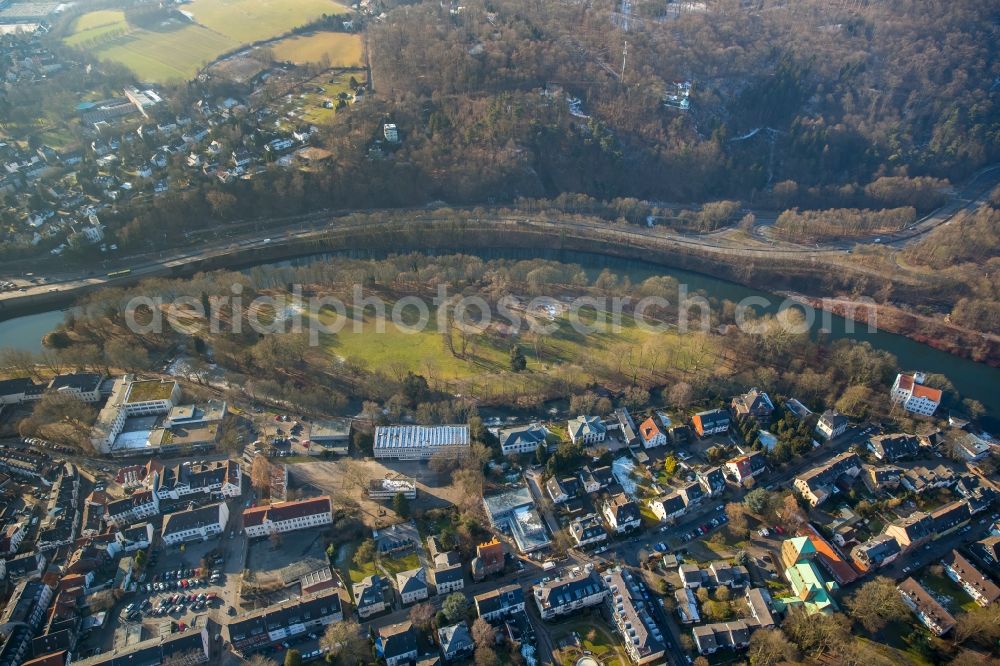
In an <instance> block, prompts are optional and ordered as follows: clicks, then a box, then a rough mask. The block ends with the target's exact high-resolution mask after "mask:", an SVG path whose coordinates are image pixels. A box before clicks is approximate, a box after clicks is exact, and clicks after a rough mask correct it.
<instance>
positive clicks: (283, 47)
mask: <svg viewBox="0 0 1000 666" xmlns="http://www.w3.org/2000/svg"><path fill="white" fill-rule="evenodd" d="M271 48H272V49H273V50H274V57H275V59H277V60H288V61H290V62H294V63H295V64H296V65H304V64H307V63H322V64H327V65H329V66H330V67H360V66H361V64H362V59H361V58H362V48H363V42H362V40H361V35H355V34H350V33H346V32H315V33H313V34H311V35H302V36H297V37H289V38H288V39H282V40H280V41H278V42H275V43H274V44H272V45H271Z"/></svg>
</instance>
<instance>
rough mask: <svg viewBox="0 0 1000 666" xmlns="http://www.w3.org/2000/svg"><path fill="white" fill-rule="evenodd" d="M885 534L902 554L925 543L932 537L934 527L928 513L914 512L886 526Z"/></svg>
mask: <svg viewBox="0 0 1000 666" xmlns="http://www.w3.org/2000/svg"><path fill="white" fill-rule="evenodd" d="M885 533H886V534H887V535H889V536H891V537H893V538H894V539H895V540H896V542H897V543H898V544H899V547H900V548H901V549H902V550H903V552H906V551H908V550H910V549H913V548H918V547H920V546H922V545H924V544H925V543H927V542H928V541H929V540H930V539H931V537H932V536H933V535H934V525H933V522H932V521H931V516H930V514H929V513H926V512H924V511H914V512H913V513H911V514H910V515H909V516H907V517H906V518H900V519H898V520H894V521H892V522H891V523H889V524H888V525H886V526H885Z"/></svg>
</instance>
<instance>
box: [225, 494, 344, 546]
mask: <svg viewBox="0 0 1000 666" xmlns="http://www.w3.org/2000/svg"><path fill="white" fill-rule="evenodd" d="M332 522H333V513H332V504H331V502H330V497H329V495H324V496H322V497H313V498H310V499H304V500H299V501H297V502H278V503H277V504H271V505H268V506H258V507H251V508H249V509H245V510H244V511H243V532H244V533H245V534H246V535H247V536H248V537H251V538H253V537H261V536H269V535H271V534H275V533H283V532H293V531H295V530H302V529H307V528H311V527H319V526H321V525H329V524H330V523H332Z"/></svg>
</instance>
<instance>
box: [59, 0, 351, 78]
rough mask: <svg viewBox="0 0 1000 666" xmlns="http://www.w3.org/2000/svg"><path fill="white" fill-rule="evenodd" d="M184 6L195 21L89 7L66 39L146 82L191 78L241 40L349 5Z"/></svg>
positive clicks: (247, 1)
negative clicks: (141, 17) (131, 16)
mask: <svg viewBox="0 0 1000 666" xmlns="http://www.w3.org/2000/svg"><path fill="white" fill-rule="evenodd" d="M183 11H185V12H187V13H189V14H190V15H192V16H193V23H192V22H190V21H189V20H188V19H186V18H184V17H183V16H181V15H180V14H176V13H175V14H172V15H167V14H164V15H163V17H162V20H158V21H151V22H150V23H148V24H146V23H144V24H143V25H142V26H139V25H135V24H132V23H129V22H128V21H127V20H126V18H125V14H124V13H123V12H121V11H112V10H100V11H95V12H89V13H87V14H84V15H82V16H81V17H80V18H78V19H77V20H76V23H75V24H74V25H73V34H71V35H70V36H69V37H67V38H66V40H65V41H66V43H67V44H69V45H70V46H77V47H79V48H83V49H85V50H88V51H90V52H91V53H93V54H94V55H95V56H97V57H98V58H100V59H102V60H113V61H116V62H120V63H121V64H123V65H125V66H126V67H128V68H129V69H131V70H132V71H133V72H135V74H136V76H138V77H139V78H140V79H142V80H143V81H150V82H163V81H170V80H181V79H190V78H192V77H193V76H194V75H195V74H196V73H197V72H198V70H199V69H200V68H201V67H202V66H204V65H206V64H207V63H209V62H211V61H212V60H214V59H216V58H217V57H219V56H220V55H222V54H223V53H226V52H227V51H231V50H233V49H235V48H237V47H239V46H240V45H241V44H246V43H249V42H254V41H259V40H264V39H268V38H271V37H276V36H278V35H282V34H284V33H286V32H288V31H289V30H291V29H292V28H295V27H299V26H301V25H304V24H306V23H308V22H309V21H311V20H313V19H316V18H319V17H320V16H321V15H322V14H324V13H326V14H331V13H337V12H347V11H349V10H347V8H346V7H344V6H343V5H340V4H337V3H334V2H330V1H329V0H194V2H191V3H189V4H186V5H183Z"/></svg>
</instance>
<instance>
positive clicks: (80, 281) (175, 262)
mask: <svg viewBox="0 0 1000 666" xmlns="http://www.w3.org/2000/svg"><path fill="white" fill-rule="evenodd" d="M998 181H1000V165H994V166H990V167H986V168H984V169H981V170H980V171H978V172H977V173H976V174H975V175H974V176H973V177H972V178H970V179H969V181H967V182H966V183H965V184H964V185H962V186H961V187H960V188H959V189H958V191H957V192H956V193H955V194H954V196H953V197H952V198H951V199H950V200H949V201H948V202H947V203H946V204H945V205H944V206H942V207H941V208H939V209H938V210H936V211H934V212H932V213H931V214H930V215H928V216H926V217H924V218H923V219H921V220H920V221H919V222H918V223H916V224H915V225H914V226H913V227H911V229H909V230H906V231H903V232H900V233H898V234H893V235H884V236H883V237H882V238H883V244H885V245H891V246H893V247H902V246H903V245H905V244H907V243H909V242H912V241H914V240H915V239H918V238H920V237H921V236H923V235H924V234H926V233H928V232H929V231H931V230H933V229H935V228H937V227H938V226H940V225H943V224H948V223H950V222H951V221H952V220H953V219H954V217H955V215H956V213H958V212H960V211H963V210H972V209H974V208H975V207H976V206H978V205H979V203H981V202H982V201H984V200H985V198H986V197H987V196H988V194H989V192H990V190H991V189H992V188H993V187H994V186H995V185H996V183H997V182H998ZM485 208H487V210H489V208H488V207H485ZM452 210H470V211H471V210H472V208H471V207H466V208H463V207H453V208H452ZM356 212H372V211H371V210H369V211H356ZM392 212H393V213H396V214H398V213H400V212H402V213H407V212H409V213H412V217H411V219H410V220H408V221H407V222H406V223H405V225H406V226H407V227H412V226H416V225H421V224H423V225H428V224H434V223H436V222H440V221H441V220H442V218H441V217H440V216H437V215H436V214H435V212H434V211H428V210H427V209H426V208H419V209H418V208H412V209H395V210H393V211H392ZM338 215H340V216H341V217H338ZM344 215H347V213H333V212H331V211H328V210H321V211H317V212H314V213H309V214H306V215H301V216H291V217H284V218H274V219H269V220H251V221H246V222H240V223H234V224H231V225H227V226H226V227H225V230H224V235H223V237H222V238H218V239H217V240H216V241H215V242H212V241H210V240H200V238H201V237H202V234H204V233H205V232H204V231H202V232H195V233H192V234H190V235H189V236H188V237H186V238H185V240H184V242H185V243H188V244H189V245H190V244H192V243H194V244H197V245H198V246H199V249H198V250H189V249H187V250H178V251H176V252H173V253H171V252H169V251H168V252H166V253H164V252H151V253H146V254H137V255H132V256H128V257H122V258H118V259H116V260H115V261H114V262H109V263H108V264H107V265H104V266H102V267H100V268H99V269H98V268H94V269H89V270H85V271H69V272H65V273H55V272H53V273H48V274H46V276H45V277H44V278H37V277H35V278H32V279H31V280H29V279H27V278H26V276H25V271H26V270H28V268H26V266H31V265H32V264H30V263H29V264H27V265H22V264H16V263H15V262H9V263H8V264H7V265H6V266H5V267H4V268H5V269H6V270H4V269H0V278H3V279H8V280H10V281H12V282H14V283H15V284H17V285H19V286H20V287H22V288H23V289H24V291H7V292H0V307H2V306H3V305H4V304H5V303H9V304H15V303H16V302H17V301H18V300H26V297H31V296H35V297H37V296H42V295H50V294H53V293H60V294H65V295H67V296H70V295H72V294H73V293H74V292H78V291H81V290H83V289H86V288H93V287H95V286H99V285H103V284H109V283H116V282H117V283H123V282H129V281H133V280H135V279H136V278H140V277H148V276H153V275H160V274H163V273H165V272H167V271H169V270H170V269H172V268H177V267H182V266H185V265H187V264H191V263H195V262H198V261H203V260H206V259H210V258H215V257H223V256H227V255H230V254H233V253H236V252H240V251H246V250H252V249H261V248H266V247H269V246H271V245H275V246H277V245H282V244H288V243H292V242H298V241H303V240H308V239H313V238H314V239H319V238H321V237H322V236H323V235H325V234H327V233H329V232H331V231H341V232H350V231H365V230H367V229H368V227H369V225H368V224H366V223H351V222H348V221H345V220H344V219H343V217H342V216H344ZM773 219H774V214H773V212H772V211H761V215H760V217H759V220H758V221H759V223H760V224H764V225H766V224H767V223H768V222H773ZM468 222H470V223H479V222H480V220H478V219H473V220H468ZM482 224H483V225H484V226H486V227H488V228H490V229H492V230H496V229H502V228H503V227H508V228H510V229H513V230H521V231H536V232H539V231H540V232H542V233H547V234H556V235H560V234H566V233H572V232H573V231H576V232H579V233H586V232H601V233H602V235H604V236H605V237H607V238H608V239H609V240H610V241H620V242H621V243H622V244H625V245H629V244H642V243H646V244H648V242H649V241H657V242H659V243H662V244H665V245H667V246H672V247H675V248H677V249H681V250H683V249H685V248H687V249H695V250H700V251H704V252H715V253H720V254H725V255H728V256H732V255H737V256H745V257H748V258H760V259H768V258H775V257H795V256H799V257H801V256H811V257H814V258H818V257H822V256H838V255H841V254H843V253H844V252H846V251H847V250H848V249H850V248H851V247H853V246H854V245H855V243H856V242H858V241H857V240H851V241H837V242H833V243H828V244H825V245H817V246H815V247H808V246H802V245H792V244H788V243H782V244H780V245H775V246H773V247H769V248H748V247H746V246H745V245H744V244H742V243H740V242H738V241H736V240H733V239H729V238H724V237H717V236H714V235H712V234H681V233H676V232H671V231H667V230H665V229H663V228H644V227H627V228H626V227H611V226H610V225H608V224H605V223H602V222H585V221H575V220H574V221H570V220H560V221H559V222H552V221H550V220H548V219H545V218H543V217H537V218H535V217H532V216H531V215H528V214H524V215H520V216H517V217H497V218H493V217H490V218H488V219H484V220H482ZM211 232H214V233H216V235H217V236H218V232H216V231H215V230H211V231H210V233H211ZM754 234H755V235H757V236H759V237H760V236H761V235H762V234H763V235H764V236H766V234H765V233H764V231H762V230H761V229H760V227H759V226H758V227H757V228H755V231H754ZM869 240H871V239H869ZM122 268H129V269H131V274H130V275H129V276H127V277H122V278H117V279H109V278H108V277H107V272H108V271H112V270H116V269H122ZM32 280H33V281H32ZM42 280H44V282H42Z"/></svg>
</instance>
